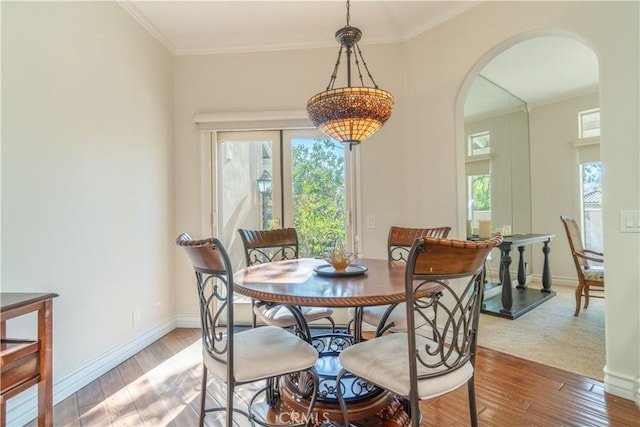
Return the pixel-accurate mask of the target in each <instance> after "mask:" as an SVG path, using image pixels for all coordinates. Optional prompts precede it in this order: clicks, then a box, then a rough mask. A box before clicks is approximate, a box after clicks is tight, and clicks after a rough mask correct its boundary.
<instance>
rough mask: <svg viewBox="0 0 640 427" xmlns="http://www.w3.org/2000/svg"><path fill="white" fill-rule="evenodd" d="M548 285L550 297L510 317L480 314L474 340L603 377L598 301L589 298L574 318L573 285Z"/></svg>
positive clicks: (601, 315) (601, 309) (602, 335)
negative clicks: (524, 311) (522, 313)
mask: <svg viewBox="0 0 640 427" xmlns="http://www.w3.org/2000/svg"><path fill="white" fill-rule="evenodd" d="M529 287H532V288H539V287H541V286H540V285H536V284H530V285H529ZM553 289H554V290H555V291H556V293H557V295H556V296H555V297H553V298H551V299H550V300H548V301H546V302H545V303H543V304H541V305H539V306H538V307H536V308H534V309H533V310H531V311H530V312H528V313H526V314H524V315H522V316H521V317H519V318H518V319H516V320H509V319H503V318H500V317H496V316H491V315H488V314H481V315H480V330H479V333H478V345H480V346H482V347H486V348H490V349H493V350H498V351H501V352H504V353H508V354H512V355H514V356H518V357H522V358H523V359H528V360H532V361H535V362H538V363H542V364H544V365H550V366H554V367H556V368H559V369H563V370H565V371H569V372H574V373H576V374H579V375H583V376H585V377H589V378H593V379H595V380H598V381H603V380H604V373H603V371H602V369H603V368H604V366H605V332H604V300H603V299H600V298H591V299H590V302H589V308H588V309H586V310H584V309H582V310H581V311H580V315H579V316H578V317H574V316H573V312H574V310H575V296H574V295H575V294H574V290H575V288H572V287H568V286H554V287H553Z"/></svg>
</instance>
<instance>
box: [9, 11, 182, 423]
mask: <svg viewBox="0 0 640 427" xmlns="http://www.w3.org/2000/svg"><path fill="white" fill-rule="evenodd" d="M172 98H173V58H172V57H171V55H169V54H168V53H167V51H166V50H165V49H164V48H162V47H161V45H160V44H159V43H158V42H157V41H156V40H155V39H154V38H153V37H152V36H151V35H149V34H148V33H147V32H146V31H145V30H144V29H142V27H140V25H139V24H138V23H136V22H135V20H133V18H131V16H130V15H128V14H127V13H126V12H125V11H124V10H123V9H122V8H121V7H120V6H118V4H117V3H115V2H113V3H112V2H100V3H98V2H68V3H53V2H42V3H33V2H2V282H1V283H2V291H3V292H8V291H14V292H15V291H21V292H31V291H33V292H56V293H58V294H59V295H60V297H59V298H57V299H55V301H54V304H53V305H54V310H53V311H54V352H53V364H54V380H55V385H54V390H55V395H56V401H57V400H60V398H62V397H66V395H68V394H69V393H71V392H75V391H77V389H78V388H79V387H81V386H83V385H84V384H86V383H87V382H88V381H91V380H93V379H94V378H95V377H96V376H97V375H99V374H100V373H103V371H104V370H105V369H110V366H109V365H111V367H112V366H114V364H116V363H119V361H121V360H122V359H123V358H126V357H128V356H129V355H130V354H131V353H132V352H135V350H136V349H140V348H141V347H140V346H142V347H144V346H145V345H146V344H145V341H144V339H143V338H141V337H148V336H149V335H155V336H158V335H159V334H160V333H161V330H163V328H164V329H166V330H170V329H172V328H173V326H174V323H172V320H173V316H174V313H175V305H174V287H173V278H174V257H175V254H174V249H173V244H172V242H173V239H174V238H175V236H174V233H173V229H174V214H173V175H174V173H173V152H172V150H173V99H172ZM133 310H140V313H141V319H140V323H139V325H138V326H136V327H135V328H134V327H133V320H132V318H133ZM29 326H30V325H29V322H19V323H18V324H13V323H11V324H10V325H9V330H10V332H14V333H16V334H17V335H18V336H22V335H23V333H28V332H27V330H26V329H27V328H28V327H29ZM167 328H168V329H167ZM159 330H160V332H157V331H159ZM153 331H156V332H155V334H154V333H152V332H153ZM29 332H30V331H29ZM147 344H148V343H147ZM32 391H33V390H32ZM29 396H30V393H23V394H21V395H19V396H17V397H16V398H14V399H11V400H10V401H9V415H8V423H7V425H23V424H24V423H26V422H27V421H28V420H29V416H30V414H31V415H32V416H33V415H35V413H34V412H33V411H32V410H29V409H28V408H33V406H34V403H35V399H33V398H32V397H29ZM25 402H26V403H25ZM13 408H17V409H15V410H14V409H13Z"/></svg>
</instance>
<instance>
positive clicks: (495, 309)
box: [480, 287, 556, 320]
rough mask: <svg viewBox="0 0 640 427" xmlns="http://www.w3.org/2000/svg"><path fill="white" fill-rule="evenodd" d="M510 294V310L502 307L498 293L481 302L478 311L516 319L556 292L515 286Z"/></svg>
mask: <svg viewBox="0 0 640 427" xmlns="http://www.w3.org/2000/svg"><path fill="white" fill-rule="evenodd" d="M512 295H513V305H512V306H511V309H510V310H505V309H504V308H503V307H502V298H501V296H500V295H496V296H494V297H491V298H487V299H485V300H484V301H483V302H482V308H481V309H480V312H481V313H485V314H490V315H492V316H497V317H503V318H505V319H511V320H513V319H517V318H518V317H520V316H522V315H523V314H525V313H527V312H528V311H531V310H532V309H534V308H535V307H537V306H539V305H540V304H542V303H543V302H545V301H548V300H549V299H551V298H553V297H554V296H555V295H556V292H555V291H545V290H541V289H530V288H518V287H516V288H513V289H512Z"/></svg>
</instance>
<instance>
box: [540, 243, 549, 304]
mask: <svg viewBox="0 0 640 427" xmlns="http://www.w3.org/2000/svg"><path fill="white" fill-rule="evenodd" d="M550 241H551V239H549V240H547V241H545V242H544V246H543V247H542V252H543V253H544V264H543V267H542V292H551V270H550V269H549V252H551V248H550V247H549V242H550Z"/></svg>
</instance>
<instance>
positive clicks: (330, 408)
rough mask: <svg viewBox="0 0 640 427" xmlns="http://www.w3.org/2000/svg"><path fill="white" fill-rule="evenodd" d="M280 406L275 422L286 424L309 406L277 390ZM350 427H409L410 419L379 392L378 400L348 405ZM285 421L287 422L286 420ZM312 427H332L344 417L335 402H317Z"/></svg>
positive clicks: (395, 401) (291, 393)
mask: <svg viewBox="0 0 640 427" xmlns="http://www.w3.org/2000/svg"><path fill="white" fill-rule="evenodd" d="M280 398H281V399H282V400H281V405H280V407H279V408H278V409H277V412H278V413H279V415H278V414H275V413H274V414H272V417H273V418H274V419H278V420H279V421H285V422H286V421H287V420H291V421H293V419H294V418H295V417H298V420H300V417H303V416H304V415H303V414H305V411H306V409H307V408H308V406H309V401H308V400H306V399H302V398H301V397H300V396H299V395H298V394H297V392H296V391H295V390H292V389H289V388H288V387H286V386H283V387H282V388H281V390H280ZM348 405H349V421H350V424H351V425H353V426H357V427H409V426H410V425H411V419H410V418H409V416H408V415H407V413H406V412H405V411H404V409H403V408H402V404H401V403H400V401H399V400H398V399H397V398H396V397H395V396H394V395H392V394H390V393H388V392H381V393H379V394H378V395H377V396H373V397H368V398H367V399H364V400H363V401H362V402H350V403H349V404H348ZM285 418H286V420H285ZM311 418H312V421H311V424H310V425H311V426H312V427H320V426H322V425H331V424H330V423H331V422H332V421H335V422H342V421H343V416H342V411H341V410H340V405H339V404H338V402H335V403H331V402H316V404H315V406H314V411H313V415H312V416H311Z"/></svg>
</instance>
